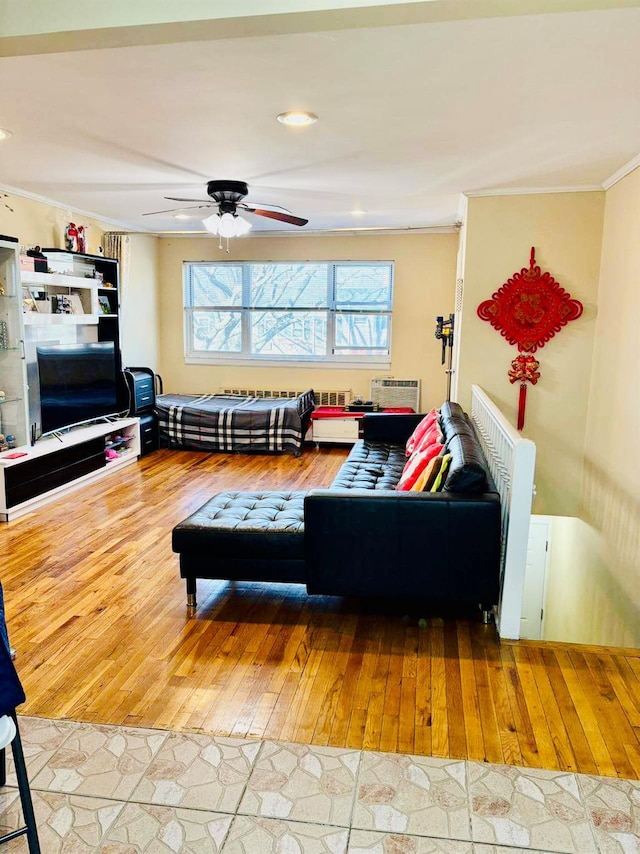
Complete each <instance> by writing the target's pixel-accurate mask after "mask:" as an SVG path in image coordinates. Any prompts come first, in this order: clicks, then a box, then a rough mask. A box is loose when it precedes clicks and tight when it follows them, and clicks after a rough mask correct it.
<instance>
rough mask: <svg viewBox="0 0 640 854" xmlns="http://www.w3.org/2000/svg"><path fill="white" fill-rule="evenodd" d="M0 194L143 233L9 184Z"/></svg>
mask: <svg viewBox="0 0 640 854" xmlns="http://www.w3.org/2000/svg"><path fill="white" fill-rule="evenodd" d="M0 192H3V193H10V194H11V195H12V196H20V197H21V198H23V199H29V200H30V201H32V202H40V204H43V205H49V206H50V207H54V208H58V209H59V210H62V211H71V212H72V213H74V214H81V215H82V216H88V217H90V218H91V219H95V220H97V221H98V222H103V223H106V224H107V225H116V226H117V227H118V228H120V229H122V230H124V231H132V232H143V233H144V230H143V229H141V228H137V227H136V226H132V225H130V224H129V223H128V222H122V221H121V220H117V219H110V218H109V217H106V216H102V214H98V213H95V212H94V211H85V210H83V209H82V208H76V207H74V206H73V205H65V204H63V203H62V202H58V201H56V199H50V198H48V197H47V196H39V195H38V194H37V193H30V192H29V191H28V190H21V189H19V188H18V187H12V186H11V185H10V184H0Z"/></svg>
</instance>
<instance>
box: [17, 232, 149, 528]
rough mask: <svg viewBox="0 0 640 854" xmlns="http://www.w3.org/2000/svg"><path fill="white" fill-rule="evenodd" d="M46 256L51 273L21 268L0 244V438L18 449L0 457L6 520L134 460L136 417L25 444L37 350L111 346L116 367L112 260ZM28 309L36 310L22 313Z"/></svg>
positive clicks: (36, 407) (35, 405)
mask: <svg viewBox="0 0 640 854" xmlns="http://www.w3.org/2000/svg"><path fill="white" fill-rule="evenodd" d="M45 255H46V259H47V264H48V266H49V269H50V270H52V272H47V273H41V272H34V271H31V270H25V269H23V270H21V269H20V256H19V247H18V244H17V243H13V242H11V241H0V322H1V323H0V391H2V392H4V396H3V395H0V419H1V422H0V423H1V427H0V432H3V433H4V434H5V435H7V434H9V433H11V434H13V436H14V437H15V443H16V446H17V447H13V448H10V449H9V450H6V451H4V452H2V451H0V521H4V522H8V521H11V520H12V519H15V518H17V517H19V516H22V515H24V514H25V513H28V512H30V511H32V510H34V509H36V508H38V507H40V506H41V505H42V504H45V503H47V502H49V501H52V500H53V499H55V498H57V497H59V496H61V495H64V494H65V493H67V492H69V491H71V490H73V489H77V488H78V487H79V486H82V485H83V484H86V483H90V482H92V481H94V480H98V479H100V478H102V477H105V476H107V475H109V474H112V473H113V472H116V471H118V470H119V469H121V468H123V467H124V466H126V465H129V464H131V463H134V462H135V461H136V460H137V459H138V457H139V456H140V449H141V448H140V436H139V432H140V424H139V419H138V418H124V419H112V420H111V421H107V420H103V421H98V422H96V423H93V424H91V425H88V426H83V427H75V428H71V429H64V430H61V431H60V432H59V433H56V434H54V435H52V436H49V437H47V438H44V439H40V440H38V441H37V442H35V444H33V445H30V444H28V442H29V441H30V433H32V432H33V434H34V435H38V433H39V431H40V425H41V405H40V394H39V382H38V362H37V348H38V346H39V345H41V344H42V343H45V344H49V345H50V344H62V345H69V344H70V345H74V344H90V343H95V342H99V341H113V342H114V343H115V346H116V353H117V367H119V360H120V355H119V346H118V343H119V330H118V325H119V324H118V309H119V304H118V262H117V261H116V260H114V259H111V258H103V257H101V256H95V255H79V254H73V253H64V252H60V251H58V250H54V249H51V250H45ZM62 296H65V297H69V298H71V299H69V301H68V302H69V308H73V309H74V311H73V313H61V314H58V313H57V312H54V311H52V310H51V309H53V307H54V301H53V298H54V297H57V298H59V297H62ZM34 301H35V302H34ZM33 304H35V305H37V307H38V309H39V310H38V311H31V310H28V309H29V308H30V307H31V306H32V305H33ZM103 305H104V306H106V307H107V311H104V310H103V307H102V306H103ZM47 308H48V309H49V310H48V311H47V310H46V309H47ZM42 309H45V310H42ZM124 408H125V407H120V409H121V410H122V409H124ZM107 457H108V458H107Z"/></svg>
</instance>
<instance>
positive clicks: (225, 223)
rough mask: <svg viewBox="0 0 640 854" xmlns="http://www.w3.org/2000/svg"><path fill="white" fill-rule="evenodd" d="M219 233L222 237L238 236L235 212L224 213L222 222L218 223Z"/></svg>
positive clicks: (221, 218)
mask: <svg viewBox="0 0 640 854" xmlns="http://www.w3.org/2000/svg"><path fill="white" fill-rule="evenodd" d="M218 234H219V235H220V237H235V236H236V223H235V217H234V216H233V214H231V213H223V214H222V216H221V217H220V224H219V225H218Z"/></svg>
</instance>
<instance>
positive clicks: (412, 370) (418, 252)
mask: <svg viewBox="0 0 640 854" xmlns="http://www.w3.org/2000/svg"><path fill="white" fill-rule="evenodd" d="M457 242H458V239H457V235H456V234H418V235H388V236H375V237H374V236H366V237H365V236H355V237H354V236H344V237H335V236H327V237H302V236H295V237H291V238H287V237H278V238H253V239H252V238H242V239H237V240H232V241H231V242H230V250H231V251H230V253H229V254H228V255H227V254H226V253H225V252H221V251H220V250H219V249H218V243H217V240H216V239H212V238H196V239H186V238H183V239H180V238H170V239H169V238H167V239H162V240H160V241H159V243H160V251H159V271H160V339H161V341H162V353H161V356H160V368H159V370H160V373H161V374H162V376H163V378H164V387H165V391H172V392H187V393H199V392H214V391H217V390H218V389H219V388H220V387H223V386H227V385H229V386H236V387H237V386H243V385H244V386H245V387H246V386H247V385H250V386H253V387H255V386H257V387H258V388H263V387H266V388H273V387H274V386H277V387H279V388H282V389H289V388H292V389H295V388H305V387H314V388H316V389H351V390H352V391H354V392H358V393H360V394H363V395H367V396H368V394H369V382H370V380H371V378H372V377H376V376H381V375H386V374H388V375H393V376H395V377H411V378H413V377H419V378H420V379H421V380H422V408H423V409H426V408H429V407H431V406H436V405H439V404H440V403H442V401H443V400H444V398H445V394H446V376H445V373H444V368H443V367H442V366H441V364H440V344H439V342H437V341H436V340H435V338H434V329H435V317H436V315H438V314H448V313H449V312H450V311H453V303H454V295H455V275H456V251H457ZM201 260H218V261H226V260H259V261H269V260H277V261H286V260H293V261H306V260H393V261H394V262H395V297H394V315H393V330H392V363H391V368H390V369H389V370H388V371H383V370H373V371H372V370H367V369H346V368H345V369H341V368H334V367H330V368H328V367H307V366H304V367H286V366H280V365H276V366H273V365H271V366H268V367H266V366H265V367H260V366H256V367H239V366H234V365H220V366H201V365H185V364H184V337H183V308H182V262H183V261H201Z"/></svg>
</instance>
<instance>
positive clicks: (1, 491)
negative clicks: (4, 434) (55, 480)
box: [0, 418, 140, 522]
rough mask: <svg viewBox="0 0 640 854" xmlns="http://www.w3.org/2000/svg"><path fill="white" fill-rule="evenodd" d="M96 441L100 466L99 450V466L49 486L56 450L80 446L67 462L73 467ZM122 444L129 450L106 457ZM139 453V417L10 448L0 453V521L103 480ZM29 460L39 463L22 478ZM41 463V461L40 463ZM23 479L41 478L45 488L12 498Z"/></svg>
mask: <svg viewBox="0 0 640 854" xmlns="http://www.w3.org/2000/svg"><path fill="white" fill-rule="evenodd" d="M116 437H121V438H116ZM96 440H101V444H100V446H99V447H100V448H102V454H104V455H105V457H104V461H103V464H102V465H100V466H98V465H97V456H99V451H98V452H96V453H94V459H96V466H95V467H93V468H92V470H91V471H86V472H83V473H81V474H79V476H78V477H75V476H74V477H73V478H71V479H69V480H67V481H66V482H64V483H61V484H59V485H56V486H54V487H53V488H49V486H50V481H49V480H48V474H49V473H48V468H52V470H57V463H55V458H54V457H52V455H53V454H55V453H56V452H57V451H67V452H72V450H73V449H74V448H78V449H79V450H80V453H78V454H77V455H75V456H73V457H72V458H71V459H70V460H69V463H68V464H69V466H70V467H71V466H73V464H74V463H82V462H83V455H82V449H81V447H80V446H82V445H88V444H89V443H93V445H94V446H97V445H98V443H97V441H96ZM119 447H120V448H121V447H125V448H126V450H124V451H121V452H119V453H118V456H117V457H115V458H114V459H112V460H106V454H105V452H106V451H107V450H108V449H110V448H112V449H114V450H116V451H117V450H118V448H119ZM15 454H23V456H18V457H16V456H15ZM96 454H97V455H96ZM139 456H140V419H138V418H120V419H116V420H113V421H109V422H106V421H105V422H102V423H100V424H91V425H89V426H87V427H75V428H73V429H71V430H69V431H68V432H66V433H61V434H60V436H59V438H58V437H56V436H51V437H48V438H46V439H40V440H39V441H37V442H36V444H35V445H33V446H31V445H22V446H21V447H18V448H14V449H12V450H10V451H4V452H3V453H0V521H3V522H10V521H12V520H13V519H17V518H19V517H20V516H23V515H24V514H25V513H29V512H31V511H32V510H35V509H37V508H38V507H40V506H42V505H43V504H47V503H49V502H50V501H53V500H55V499H56V498H59V497H61V496H63V495H65V494H67V493H68V492H71V491H72V490H74V489H78V488H79V487H80V486H83V485H84V484H87V483H92V482H94V481H96V480H100V479H101V478H103V477H106V476H107V475H109V474H112V473H113V472H114V471H117V470H118V469H121V468H123V467H124V466H127V465H130V464H131V463H135V462H136V460H137V459H138V457H139ZM47 457H51V460H52V462H51V464H50V466H49V467H48V466H47ZM26 463H36V465H35V466H34V465H32V466H30V469H31V470H30V471H28V473H27V475H26V476H25V478H24V479H22V478H21V472H20V467H21V466H24V465H25V464H26ZM38 463H41V464H40V465H38ZM25 471H26V470H25ZM23 480H24V484H28V483H31V484H32V483H34V482H35V481H41V483H42V489H41V490H40V488H39V487H36V488H35V489H33V488H31V492H33V493H34V494H30V495H29V497H27V498H25V500H19V501H16V500H15V499H12V498H11V490H12V489H13V490H17V491H18V492H19V491H20V490H21V489H22V488H23V485H24V484H23V482H22V481H23Z"/></svg>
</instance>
